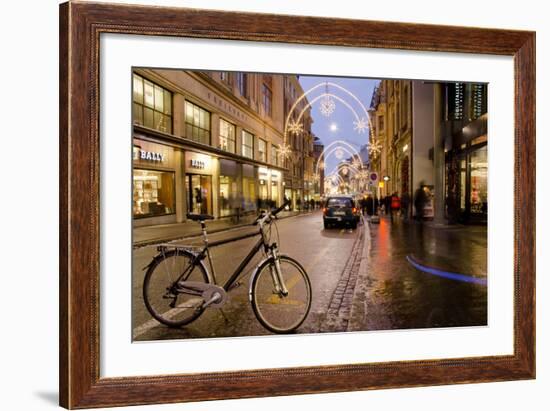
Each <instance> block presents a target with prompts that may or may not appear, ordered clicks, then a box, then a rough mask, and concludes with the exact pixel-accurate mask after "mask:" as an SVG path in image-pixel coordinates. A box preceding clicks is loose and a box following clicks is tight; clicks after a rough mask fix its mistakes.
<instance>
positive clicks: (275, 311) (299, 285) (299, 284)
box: [251, 256, 312, 334]
mask: <svg viewBox="0 0 550 411" xmlns="http://www.w3.org/2000/svg"><path fill="white" fill-rule="evenodd" d="M279 262H280V267H281V277H282V281H283V282H284V285H285V287H286V289H287V290H288V294H287V295H283V293H282V292H281V291H280V289H278V288H279V287H277V281H278V280H277V277H276V271H275V270H276V268H275V261H274V260H273V259H270V260H267V261H266V262H264V263H263V264H262V266H260V268H259V269H258V274H257V275H256V276H255V277H254V280H253V282H252V288H251V291H252V292H251V303H252V308H253V310H254V313H255V314H256V318H258V321H260V323H261V324H262V325H263V326H264V327H265V328H267V329H268V330H270V331H272V332H274V333H278V334H284V333H289V332H292V331H294V330H296V329H297V328H298V327H299V326H300V325H302V323H303V322H304V320H305V319H306V317H307V315H308V313H309V309H310V308H311V294H312V293H311V283H310V281H309V277H308V276H307V273H306V271H305V270H304V268H303V267H302V266H301V265H300V263H298V262H297V261H296V260H294V259H292V258H290V257H287V256H280V257H279Z"/></svg>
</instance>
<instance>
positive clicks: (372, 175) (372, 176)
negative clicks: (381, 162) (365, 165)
mask: <svg viewBox="0 0 550 411" xmlns="http://www.w3.org/2000/svg"><path fill="white" fill-rule="evenodd" d="M369 179H370V181H372V182H373V183H374V184H376V183H377V182H378V173H377V172H376V171H371V172H370V174H369Z"/></svg>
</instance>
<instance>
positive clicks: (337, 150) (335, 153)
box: [334, 148, 344, 160]
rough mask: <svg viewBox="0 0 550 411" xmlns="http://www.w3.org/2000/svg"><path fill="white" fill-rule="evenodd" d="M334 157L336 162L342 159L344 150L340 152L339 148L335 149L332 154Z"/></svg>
mask: <svg viewBox="0 0 550 411" xmlns="http://www.w3.org/2000/svg"><path fill="white" fill-rule="evenodd" d="M334 156H335V157H336V158H337V159H338V160H340V159H342V157H344V150H342V149H341V148H338V149H336V151H335V152H334Z"/></svg>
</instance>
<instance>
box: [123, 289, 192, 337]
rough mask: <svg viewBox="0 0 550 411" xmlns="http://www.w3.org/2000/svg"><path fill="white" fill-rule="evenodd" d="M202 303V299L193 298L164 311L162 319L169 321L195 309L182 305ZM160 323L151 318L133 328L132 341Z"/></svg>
mask: <svg viewBox="0 0 550 411" xmlns="http://www.w3.org/2000/svg"><path fill="white" fill-rule="evenodd" d="M200 301H202V298H195V299H191V300H189V301H186V302H184V303H181V304H180V305H178V306H177V307H174V308H171V309H169V310H168V311H166V312H165V313H164V314H163V317H165V318H167V319H171V318H173V317H175V316H176V315H177V314H179V313H181V312H183V311H185V310H189V309H190V308H193V309H194V308H195V307H194V306H193V307H184V306H183V305H184V304H185V305H187V304H189V303H191V304H196V303H198V302H200ZM160 324H161V323H160V322H159V321H157V320H156V319H154V318H151V319H150V320H149V321H146V322H144V323H143V324H141V325H139V326H137V327H136V328H134V330H133V331H132V335H133V337H134V340H135V339H136V338H138V337H139V336H141V335H143V334H145V333H146V332H147V331H149V330H150V329H152V328H154V327H156V326H157V325H160Z"/></svg>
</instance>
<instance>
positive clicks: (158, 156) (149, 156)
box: [139, 150, 165, 163]
mask: <svg viewBox="0 0 550 411" xmlns="http://www.w3.org/2000/svg"><path fill="white" fill-rule="evenodd" d="M139 158H140V159H141V160H147V161H159V162H161V163H162V162H163V161H164V159H165V155H164V154H162V153H156V152H153V151H145V150H141V151H140V155H139Z"/></svg>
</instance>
